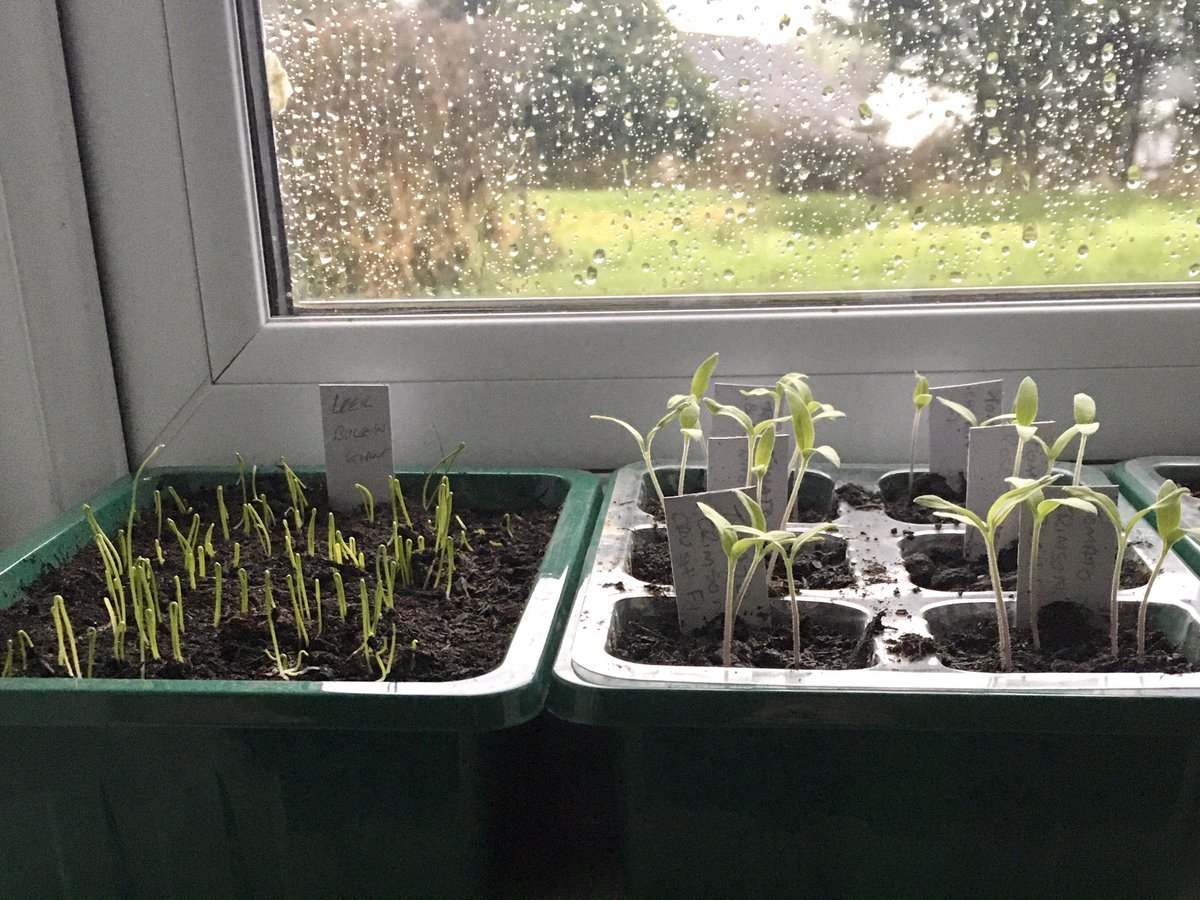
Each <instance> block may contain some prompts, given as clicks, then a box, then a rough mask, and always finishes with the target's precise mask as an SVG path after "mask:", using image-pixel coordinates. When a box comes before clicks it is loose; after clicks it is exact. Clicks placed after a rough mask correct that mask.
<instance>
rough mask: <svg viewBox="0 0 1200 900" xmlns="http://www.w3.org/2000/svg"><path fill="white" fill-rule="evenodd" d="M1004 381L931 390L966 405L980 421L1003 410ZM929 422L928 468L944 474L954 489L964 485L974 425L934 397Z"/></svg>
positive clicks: (928, 412) (928, 416)
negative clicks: (968, 450)
mask: <svg viewBox="0 0 1200 900" xmlns="http://www.w3.org/2000/svg"><path fill="white" fill-rule="evenodd" d="M1003 389H1004V382H1003V381H977V382H975V383H973V384H948V385H943V386H942V387H931V388H930V389H929V393H931V394H933V396H934V397H935V398H936V397H944V398H946V399H947V400H952V401H954V402H955V403H958V404H960V405H961V406H965V407H966V408H967V409H969V410H971V412H973V413H974V414H975V418H976V420H977V421H980V422H982V421H984V420H985V419H990V418H991V417H992V416H997V415H999V414H1000V412H1001V403H1002V401H1003ZM926 415H927V419H928V422H929V471H930V473H931V474H933V475H941V476H942V477H943V478H945V479H946V483H947V484H949V485H950V487H951V488H954V489H955V490H957V489H958V488H960V487H962V484H963V481H962V479H964V478H965V477H966V474H967V440H968V436H969V434H970V429H971V424H970V423H969V422H967V420H966V419H964V418H963V417H962V416H960V415H959V414H958V413H956V412H955V411H954V410H952V409H950V407H948V406H945V405H943V404H941V403H938V402H937V400H936V399H935V400H933V402H931V403H930V404H929V407H928V408H927V409H926Z"/></svg>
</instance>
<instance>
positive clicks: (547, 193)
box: [263, 0, 1200, 299]
mask: <svg viewBox="0 0 1200 900" xmlns="http://www.w3.org/2000/svg"><path fill="white" fill-rule="evenodd" d="M1189 2H1190V0H1180V4H1181V5H1180V4H1177V5H1179V7H1180V8H1181V9H1182V8H1183V6H1187V4H1188V3H1189ZM1057 6H1058V7H1059V9H1057V10H1056V9H1055V3H1052V2H1049V0H1047V2H1042V3H1041V5H1038V4H1035V3H1033V2H1031V0H982V2H981V4H974V3H967V2H959V3H954V2H944V3H941V4H939V9H941V10H942V15H943V16H945V15H946V9H947V8H957V11H958V13H963V14H964V15H950V16H949V17H948V18H947V20H946V21H948V22H951V23H952V24H953V26H954V27H953V28H950V27H943V28H940V29H935V30H933V31H930V30H928V29H925V30H922V29H921V28H920V27H914V25H913V23H918V24H919V23H920V22H921V21H923V20H922V19H921V17H920V16H921V15H924V14H926V13H927V11H926V10H924V7H923V6H922V5H921V4H920V3H919V2H917V0H870V2H866V0H863V2H860V3H859V5H858V6H857V7H854V6H853V5H852V7H851V8H852V12H853V13H854V15H852V16H850V17H849V18H847V19H846V20H845V21H842V20H839V19H838V18H837V17H835V16H832V15H828V14H826V15H824V16H819V17H817V18H816V19H815V20H814V22H815V23H816V24H818V25H820V26H821V27H822V28H823V29H825V32H827V34H828V36H829V37H828V38H826V37H824V36H823V34H824V33H823V34H821V35H819V34H815V33H811V32H810V33H808V34H807V35H806V36H805V35H801V34H800V33H801V32H805V31H806V29H805V28H803V27H799V28H797V29H796V30H797V36H796V38H795V39H794V40H793V41H792V42H791V43H790V44H789V45H788V46H789V48H790V50H789V52H794V53H795V54H796V55H797V57H801V56H803V57H805V58H806V59H807V58H809V57H814V58H815V57H817V56H819V55H820V52H819V51H820V48H821V46H823V45H822V43H821V42H822V41H824V42H825V44H826V45H828V46H834V47H837V48H841V49H839V50H838V53H834V54H833V57H834V58H833V59H832V61H831V60H830V59H824V60H820V62H821V67H820V68H817V67H816V63H814V62H812V61H811V59H810V60H809V62H807V63H805V65H807V66H808V69H806V70H805V71H806V72H810V73H815V74H816V77H818V80H820V79H824V80H825V81H827V82H828V84H825V85H824V86H823V85H822V84H821V83H815V84H816V87H815V90H814V94H813V97H812V99H811V100H808V99H806V98H805V97H799V96H798V95H799V93H800V92H799V91H798V90H792V93H793V94H794V95H797V97H796V98H794V99H796V102H795V103H788V104H780V103H778V102H775V103H771V102H770V101H769V98H767V97H766V95H765V94H764V93H762V92H760V86H758V85H756V84H754V83H753V81H752V80H751V79H749V78H738V79H737V81H736V88H735V89H734V90H732V91H730V90H719V89H718V88H719V87H721V85H720V84H719V77H718V76H719V74H720V73H721V72H727V68H726V69H721V67H718V66H716V65H715V64H711V63H712V61H711V60H709V62H706V61H705V54H704V53H700V52H697V51H696V47H697V44H696V43H695V41H694V40H691V39H693V38H694V37H695V36H691V35H687V36H683V37H684V38H687V39H689V40H691V42H690V43H685V41H684V40H683V39H681V36H680V35H679V34H678V33H677V32H676V30H675V28H674V27H673V26H672V25H671V24H670V22H669V21H668V20H667V18H666V16H665V15H664V14H663V13H662V11H661V9H660V8H659V7H658V6H657V5H656V4H655V3H654V0H645V2H642V0H603V2H601V0H537V2H529V3H526V2H515V0H490V2H489V3H488V4H487V5H485V6H483V7H479V6H477V5H476V4H474V3H472V4H471V5H470V7H464V6H463V4H462V2H461V0H426V2H424V3H420V4H417V5H407V4H397V3H380V2H369V3H368V2H348V3H338V4H336V5H335V4H331V3H322V2H310V0H304V2H283V0H264V3H263V17H264V31H265V37H266V47H267V49H268V51H269V52H271V53H274V54H276V56H277V59H278V61H279V63H280V64H281V65H282V67H283V70H284V71H285V72H286V73H287V77H288V80H289V81H290V85H291V89H292V92H291V95H290V97H289V98H288V102H287V104H286V107H285V108H283V109H281V110H277V111H276V112H275V114H274V125H275V138H276V150H277V157H278V166H279V174H280V184H281V193H282V200H283V210H284V217H285V226H286V230H287V234H288V244H289V259H290V264H291V269H292V280H293V286H294V292H295V294H296V296H297V297H299V298H305V299H333V298H343V297H347V298H399V297H439V296H468V297H470V296H497V297H508V296H563V297H570V296H587V295H622V294H632V295H639V294H672V293H731V292H769V293H783V292H793V291H836V290H853V291H861V290H873V289H889V288H926V287H956V286H964V287H965V286H987V285H994V286H1001V285H1039V284H1055V285H1057V284H1097V283H1121V282H1162V281H1186V280H1191V279H1196V278H1197V277H1200V220H1198V219H1197V214H1196V212H1195V210H1194V201H1193V198H1194V192H1195V189H1196V187H1197V175H1196V158H1197V148H1198V147H1200V141H1197V135H1198V134H1200V128H1197V127H1196V126H1194V125H1193V124H1192V120H1193V119H1195V118H1197V117H1196V115H1195V108H1196V107H1197V106H1198V104H1196V103H1195V102H1193V101H1189V100H1188V98H1187V96H1186V91H1183V92H1177V93H1179V94H1180V96H1179V97H1177V98H1176V102H1175V103H1174V106H1173V107H1172V108H1171V109H1169V110H1166V112H1164V105H1163V103H1161V102H1159V103H1157V104H1155V103H1152V102H1151V100H1152V99H1153V88H1154V86H1155V84H1158V83H1160V82H1163V81H1164V79H1166V77H1167V76H1168V75H1170V76H1172V77H1176V80H1178V79H1179V78H1180V77H1183V76H1182V75H1180V73H1185V74H1186V73H1190V72H1191V70H1193V69H1194V68H1195V66H1196V62H1197V59H1196V48H1195V44H1194V42H1193V40H1192V31H1193V26H1194V23H1193V22H1192V21H1191V20H1189V19H1187V17H1186V15H1185V16H1184V17H1183V18H1182V19H1181V18H1179V17H1178V16H1177V15H1176V12H1177V11H1176V7H1175V6H1168V4H1167V3H1165V2H1162V3H1158V2H1156V3H1151V4H1144V5H1142V6H1139V7H1136V12H1135V13H1130V12H1129V10H1128V9H1127V8H1126V7H1124V6H1123V5H1117V4H1115V3H1112V4H1108V3H1106V2H1101V0H1097V2H1096V3H1092V4H1086V5H1085V6H1087V9H1086V15H1085V16H1082V17H1081V16H1078V15H1075V14H1073V13H1072V14H1071V15H1067V14H1066V12H1065V11H1069V10H1075V9H1083V8H1084V7H1080V6H1078V5H1072V4H1067V5H1064V4H1062V3H1058V4H1057ZM1093 7H1095V8H1093ZM987 10H990V12H989V13H988V15H987V16H986V17H983V16H982V12H983V11H987ZM914 11H916V12H917V13H918V15H914V14H913V13H914ZM965 13H972V14H973V16H974V18H972V17H971V16H966V15H965ZM1185 13H1186V10H1185ZM1056 15H1057V16H1058V19H1055V22H1054V27H1053V28H1052V27H1051V25H1050V20H1051V19H1054V17H1055V16H1056ZM1131 16H1140V17H1141V19H1139V20H1137V21H1133V20H1132V19H1131ZM1155 16H1157V18H1155ZM1089 17H1090V18H1089ZM1043 20H1045V21H1043ZM972 22H973V23H974V24H973V25H972V24H971V23H972ZM1131 22H1132V24H1131ZM1106 23H1107V26H1106V27H1108V29H1109V30H1108V31H1107V32H1104V31H1102V30H1097V29H1099V28H1100V26H1105V24H1106ZM1093 25H1095V27H1093ZM784 27H785V23H784V22H782V21H781V23H780V28H781V29H783V28H784ZM788 27H789V28H790V27H791V25H790V23H789V24H788ZM1151 28H1157V32H1156V33H1154V34H1153V35H1151V33H1150V31H1151ZM1071 29H1075V31H1072V30H1071ZM1079 29H1082V39H1076V40H1075V44H1074V45H1072V44H1071V40H1072V35H1077V33H1078V32H1079ZM1089 29H1091V30H1089ZM1152 37H1153V40H1152V39H1151V38H1152ZM1114 42H1115V43H1114ZM1076 45H1077V46H1076ZM709 46H710V48H711V50H712V54H713V56H714V57H716V58H719V59H720V60H721V61H722V62H724V60H725V56H726V54H725V53H724V52H723V51H724V49H725V48H726V47H727V46H729V45H728V42H718V41H716V40H713V41H712V42H711V43H710V44H709ZM742 46H743V47H744V48H746V49H745V53H746V55H747V56H749V55H751V54H752V52H757V51H758V49H759V48H757V47H751V46H750V44H749V43H743V45H742ZM814 46H816V47H817V52H815V53H814ZM991 46H998V47H1000V48H1001V49H1002V50H1003V51H1004V53H1003V56H1001V54H1000V53H999V52H998V51H993V50H990V49H989V47H991ZM846 48H848V49H846ZM1035 50H1036V52H1034V51H1035ZM839 53H840V54H841V55H840V57H839V56H838V54H839ZM710 64H711V65H710ZM872 66H874V67H875V68H874V69H872V68H871V67H872ZM709 68H712V70H713V71H712V73H710V72H709ZM856 70H858V71H860V72H866V73H868V76H869V77H867V79H866V80H867V81H869V82H870V85H871V86H873V87H877V86H878V83H879V82H880V81H881V80H882V79H884V78H888V77H899V76H903V77H904V78H907V79H909V80H910V81H911V80H913V79H919V80H920V83H921V84H922V86H923V89H924V90H926V91H927V92H931V95H932V92H936V91H938V90H941V91H950V90H958V91H959V92H960V93H961V94H962V95H963V96H965V97H967V98H968V100H969V103H970V104H971V105H972V106H973V107H974V113H973V114H971V115H969V116H967V117H965V118H963V119H959V120H953V121H950V120H949V116H948V121H947V123H946V125H945V126H944V127H938V128H936V129H934V130H932V131H931V133H930V134H929V135H928V136H927V137H926V138H925V139H923V140H922V141H921V142H919V143H918V144H916V145H915V146H912V147H897V146H894V145H892V144H889V143H888V142H887V141H885V140H884V129H883V124H884V122H885V120H886V117H887V113H888V111H887V110H886V109H882V108H872V107H871V106H869V105H868V103H867V102H866V99H865V94H864V93H863V91H862V90H861V89H860V90H859V92H858V94H856V93H855V88H854V85H853V84H852V82H853V81H854V77H855V76H854V72H855V71H856ZM1187 77H1190V74H1188V76H1187ZM764 80H770V79H769V78H768V77H767V74H766V73H764ZM860 80H861V79H860ZM743 82H745V83H743ZM1160 93H1161V91H1160ZM835 101H837V102H840V103H841V104H842V106H843V107H845V108H846V109H848V110H849V112H850V115H849V116H843V117H841V118H838V117H836V116H833V115H829V114H820V113H819V110H818V107H820V106H821V104H823V103H826V102H828V103H834V102H835ZM806 104H807V105H806ZM809 106H811V107H812V109H813V110H814V111H813V112H812V114H810V113H809V111H808V107H809ZM783 107H786V108H783ZM1168 114H1169V115H1168ZM847 119H849V121H847ZM1155 129H1157V134H1158V135H1159V137H1160V143H1161V137H1162V135H1167V136H1168V137H1169V138H1170V150H1169V153H1167V154H1166V157H1167V158H1166V159H1165V161H1164V160H1163V159H1160V160H1159V162H1158V163H1157V164H1156V165H1154V166H1153V167H1151V166H1145V167H1143V166H1140V165H1139V164H1138V157H1137V154H1136V153H1135V150H1136V148H1137V146H1138V145H1139V140H1142V138H1141V136H1142V135H1144V134H1150V133H1151V132H1154V131H1155ZM1159 156H1160V157H1163V156H1164V154H1162V153H1161V152H1160V154H1159ZM1143 168H1144V169H1145V170H1144V171H1143Z"/></svg>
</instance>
